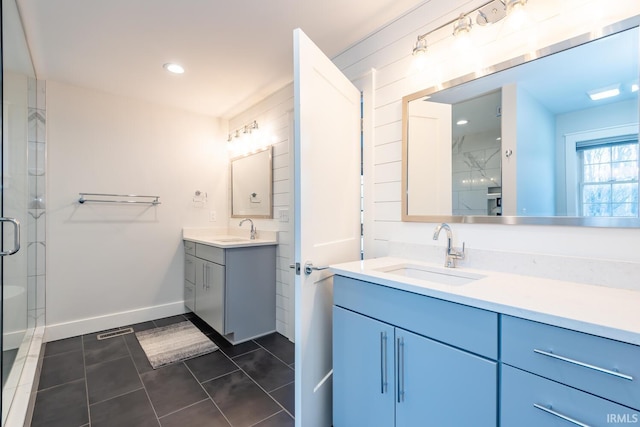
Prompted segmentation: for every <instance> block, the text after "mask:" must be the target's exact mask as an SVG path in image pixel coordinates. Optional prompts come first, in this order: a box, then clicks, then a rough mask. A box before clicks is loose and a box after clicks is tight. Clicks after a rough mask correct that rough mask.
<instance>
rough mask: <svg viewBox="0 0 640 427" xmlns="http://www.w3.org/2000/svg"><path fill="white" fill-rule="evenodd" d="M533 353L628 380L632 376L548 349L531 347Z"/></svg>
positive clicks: (631, 378) (631, 379) (630, 379)
mask: <svg viewBox="0 0 640 427" xmlns="http://www.w3.org/2000/svg"><path fill="white" fill-rule="evenodd" d="M533 351H534V353H538V354H541V355H543V356H548V357H552V358H554V359H558V360H562V361H563V362H568V363H572V364H574V365H578V366H582V367H583V368H589V369H593V370H594V371H598V372H602V373H604V374H609V375H613V376H614V377H618V378H622V379H625V380H628V381H633V377H632V376H631V375H627V374H622V373H620V372H616V371H612V370H610V369H606V368H601V367H600V366H595V365H590V364H588V363H585V362H580V361H579V360H574V359H569V358H568V357H564V356H560V355H557V354H553V353H551V352H548V351H544V350H538V349H537V348H534V349H533Z"/></svg>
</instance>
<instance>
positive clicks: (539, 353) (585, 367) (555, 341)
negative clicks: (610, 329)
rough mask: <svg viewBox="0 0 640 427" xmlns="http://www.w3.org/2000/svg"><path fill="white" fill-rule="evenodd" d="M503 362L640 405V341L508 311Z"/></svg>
mask: <svg viewBox="0 0 640 427" xmlns="http://www.w3.org/2000/svg"><path fill="white" fill-rule="evenodd" d="M502 362H503V363H506V364H509V365H511V366H515V367H518V368H521V369H524V370H526V371H529V372H533V373H535V374H538V375H541V376H543V377H546V378H550V379H552V380H554V381H558V382H561V383H563V384H567V385H570V386H572V387H575V388H578V389H580V390H584V391H587V392H589V393H593V394H595V395H597V396H601V397H604V398H606V399H610V400H613V401H615V402H619V403H621V404H623V405H627V406H630V407H632V408H634V409H638V410H640V347H639V346H636V345H632V344H625V343H622V342H619V341H614V340H610V339H607V338H602V337H597V336H594V335H589V334H585V333H582V332H576V331H571V330H568V329H564V328H559V327H556V326H551V325H546V324H543V323H538V322H533V321H530V320H524V319H519V318H516V317H511V316H502ZM600 423H602V421H601V422H600Z"/></svg>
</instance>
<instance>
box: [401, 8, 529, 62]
mask: <svg viewBox="0 0 640 427" xmlns="http://www.w3.org/2000/svg"><path fill="white" fill-rule="evenodd" d="M525 4H527V0H491V1H489V2H487V3H484V4H483V5H481V6H480V7H478V8H477V9H474V10H472V11H471V12H469V13H461V14H460V15H459V16H458V17H457V18H456V19H454V20H452V21H449V22H447V23H446V24H443V25H441V26H439V27H438V28H436V29H433V30H431V31H429V32H427V33H424V34H420V35H419V36H418V39H417V40H416V43H415V45H414V47H413V51H412V53H413V55H414V56H416V57H420V56H422V55H424V54H425V53H426V52H427V37H428V36H429V35H431V34H433V33H435V32H436V31H439V30H441V29H443V28H445V27H448V26H449V25H451V24H453V35H454V36H456V37H460V36H467V35H469V33H470V32H471V27H472V22H473V20H472V19H471V14H473V13H476V12H477V15H476V19H475V21H476V23H477V24H478V25H480V26H485V25H490V24H495V23H496V22H498V21H500V20H502V19H503V18H505V17H507V16H509V17H510V18H509V19H510V20H512V21H516V20H517V21H518V22H522V21H523V20H524V17H523V16H522V14H523V12H524V11H523V7H524V5H525ZM514 15H515V16H514ZM517 15H520V17H518V16H517ZM512 18H519V19H512Z"/></svg>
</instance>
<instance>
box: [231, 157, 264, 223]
mask: <svg viewBox="0 0 640 427" xmlns="http://www.w3.org/2000/svg"><path fill="white" fill-rule="evenodd" d="M230 170H231V217H232V218H273V203H272V194H273V156H272V148H271V147H269V148H266V149H264V150H260V151H258V152H256V153H251V154H248V155H244V156H240V157H235V158H233V159H231V168H230Z"/></svg>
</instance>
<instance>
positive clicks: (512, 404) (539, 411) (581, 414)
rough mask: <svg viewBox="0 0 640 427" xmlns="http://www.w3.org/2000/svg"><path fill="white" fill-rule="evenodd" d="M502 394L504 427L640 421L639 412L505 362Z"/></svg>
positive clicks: (552, 426) (564, 426)
mask: <svg viewBox="0 0 640 427" xmlns="http://www.w3.org/2000/svg"><path fill="white" fill-rule="evenodd" d="M501 396H502V398H501V399H502V401H501V402H502V403H501V405H500V412H501V414H500V419H501V424H500V425H501V427H539V426H545V427H556V426H557V427H567V426H570V425H581V426H594V427H595V426H605V425H610V424H617V423H631V424H633V425H635V424H634V423H640V414H639V413H638V411H634V410H632V409H630V408H627V407H625V406H622V405H618V404H615V403H613V402H610V401H608V400H605V399H601V398H599V397H596V396H593V395H591V394H588V393H584V392H582V391H579V390H576V389H574V388H571V387H567V386H565V385H562V384H558V383H556V382H554V381H551V380H548V379H545V378H542V377H539V376H537V375H534V374H530V373H528V372H524V371H521V370H520V369H516V368H513V367H511V366H508V365H502V393H501ZM534 405H537V406H534ZM563 417H565V418H563ZM580 423H581V424H580Z"/></svg>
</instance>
